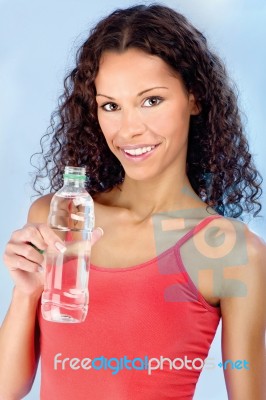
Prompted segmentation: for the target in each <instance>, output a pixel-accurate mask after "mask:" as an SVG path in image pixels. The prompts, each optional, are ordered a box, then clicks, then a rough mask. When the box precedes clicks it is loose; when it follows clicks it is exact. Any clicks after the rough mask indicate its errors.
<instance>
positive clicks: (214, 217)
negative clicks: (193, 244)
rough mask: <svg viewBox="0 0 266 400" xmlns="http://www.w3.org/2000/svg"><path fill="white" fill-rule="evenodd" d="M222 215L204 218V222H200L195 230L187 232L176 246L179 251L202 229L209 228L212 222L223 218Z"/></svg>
mask: <svg viewBox="0 0 266 400" xmlns="http://www.w3.org/2000/svg"><path fill="white" fill-rule="evenodd" d="M221 217H222V215H220V214H217V215H211V216H210V217H206V218H204V219H203V220H202V221H200V222H199V223H198V224H197V225H196V226H194V228H192V229H191V230H190V231H189V232H187V233H186V234H185V235H184V236H182V237H181V239H179V240H178V241H177V243H176V245H175V247H177V248H178V249H179V248H180V247H181V246H182V245H183V244H184V243H185V242H186V241H187V240H189V239H190V238H191V237H192V236H194V235H195V234H197V233H198V232H199V231H201V229H203V228H204V227H205V226H207V225H208V224H209V223H210V222H211V221H213V220H215V219H218V218H221Z"/></svg>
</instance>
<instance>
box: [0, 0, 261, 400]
mask: <svg viewBox="0 0 266 400" xmlns="http://www.w3.org/2000/svg"><path fill="white" fill-rule="evenodd" d="M57 115H58V117H59V122H58V124H55V123H53V124H52V127H53V129H52V132H51V134H52V141H51V148H50V149H49V150H48V151H47V152H46V154H45V153H44V166H43V169H42V170H41V171H39V173H38V174H37V176H36V180H35V186H36V187H37V185H38V182H39V180H40V179H41V177H42V176H43V174H45V173H46V172H48V174H49V176H50V182H51V194H49V195H45V196H41V197H40V198H39V199H37V200H36V201H35V202H34V203H33V204H32V206H31V208H30V210H29V215H28V223H27V225H25V226H24V227H23V228H22V229H20V230H18V231H16V232H14V233H13V235H12V237H11V239H10V241H9V243H8V244H7V247H6V251H5V255H4V260H5V264H6V265H7V267H8V268H9V270H10V273H11V276H12V278H13V279H14V282H15V287H14V292H13V298H12V302H11V305H10V309H9V311H8V314H7V316H6V318H5V321H4V323H3V325H2V327H1V331H0V352H1V362H0V397H2V398H4V399H10V398H12V399H19V398H21V397H22V396H24V395H25V394H26V393H28V392H29V390H30V387H31V384H32V382H33V379H34V374H35V371H36V366H37V363H38V358H39V355H41V362H42V370H41V372H42V382H41V398H42V399H43V400H45V399H52V398H55V399H70V398H73V397H75V398H76V399H87V398H93V399H94V400H97V399H121V400H124V399H134V400H135V399H171V398H175V399H192V397H193V393H194V391H195V386H196V382H197V380H198V377H199V374H200V371H201V369H202V367H203V364H204V360H205V359H206V357H207V355H208V350H209V347H210V345H211V342H212V339H213V337H214V334H215V331H216V329H217V326H218V323H219V320H220V318H221V317H222V321H223V324H222V326H223V331H222V351H223V358H224V362H225V366H224V370H225V371H224V372H225V379H226V386H227V390H228V398H229V399H232V400H234V399H241V400H245V399H256V400H260V399H261V400H262V399H264V398H265V387H264V386H263V376H264V374H265V369H264V362H265V350H264V334H265V307H266V299H265V293H264V283H265V278H266V271H265V266H264V263H263V260H264V259H265V256H266V247H265V244H264V243H263V242H262V240H261V239H260V238H258V237H257V236H256V235H255V234H254V233H253V232H251V231H250V230H249V229H248V227H247V226H246V225H245V224H244V223H243V222H241V221H239V220H237V218H240V217H241V215H242V214H243V212H250V213H251V212H253V213H254V215H257V214H258V212H259V211H260V208H261V207H260V203H259V202H258V198H259V196H260V193H261V189H260V183H261V182H260V180H261V179H260V175H259V173H258V172H257V170H256V168H255V166H254V165H253V162H252V159H251V155H250V153H249V150H248V144H247V142H246V139H245V137H244V134H243V132H242V125H241V120H240V117H239V111H238V107H237V103H236V97H235V95H234V92H233V90H232V88H231V87H230V85H229V82H228V78H227V75H226V72H225V69H224V66H223V65H222V63H221V61H220V60H219V58H218V57H217V56H216V55H214V54H213V53H212V52H211V51H210V50H209V49H208V47H207V43H206V39H205V38H204V36H203V35H202V34H201V33H200V32H199V31H197V30H196V29H195V28H194V27H193V26H192V25H191V24H190V23H189V22H188V21H187V20H186V19H185V18H184V17H183V16H182V15H180V14H178V13H176V12H175V11H174V10H172V9H170V8H167V7H164V6H160V5H151V6H141V5H140V6H136V7H131V8H127V9H124V10H117V11H115V12H114V13H112V14H111V15H110V16H107V17H106V18H105V19H103V20H102V21H100V22H99V23H98V24H97V26H96V27H95V28H94V29H93V30H92V32H91V34H90V36H89V38H88V39H87V41H86V42H85V43H84V45H83V46H82V47H81V49H80V51H79V53H78V56H77V65H76V68H75V69H74V70H73V71H72V72H71V74H70V75H69V76H68V77H67V78H66V80H65V92H64V95H63V96H62V98H61V103H60V107H59V109H58V113H57ZM51 161H52V164H53V165H52V167H50V164H51ZM65 165H75V166H86V168H87V175H88V177H89V179H88V183H87V186H88V190H89V191H90V193H91V194H92V195H93V198H94V201H95V217H96V226H99V227H101V228H102V229H103V231H104V235H103V236H102V235H101V230H100V229H96V230H95V231H94V239H93V240H94V243H95V244H94V247H93V252H92V258H91V272H90V286H89V290H90V310H89V313H88V317H87V319H86V321H85V322H84V323H83V324H73V325H71V324H53V323H49V322H47V321H44V320H43V319H42V317H41V314H40V311H39V299H40V295H41V292H42V288H43V273H42V271H41V270H42V268H40V265H41V264H42V262H43V256H42V255H41V254H40V253H39V252H37V251H36V250H35V249H34V248H33V247H32V246H30V244H29V242H30V243H32V244H34V245H35V246H36V247H37V248H39V249H45V248H46V247H47V245H54V246H55V247H56V248H57V249H60V246H62V245H64V244H63V243H62V242H60V240H59V239H58V237H57V236H56V235H55V234H54V232H52V231H51V230H50V228H49V227H48V226H47V225H46V221H47V215H48V212H49V205H50V200H51V197H52V193H54V192H55V191H56V190H57V189H58V188H59V187H60V186H61V184H62V173H63V168H64V166H65ZM40 194H41V193H40ZM217 233H218V234H217ZM99 239H100V240H99ZM25 321H27V323H25ZM228 360H233V364H230V365H229V366H228V364H226V362H227V361H228ZM10 371H12V373H10Z"/></svg>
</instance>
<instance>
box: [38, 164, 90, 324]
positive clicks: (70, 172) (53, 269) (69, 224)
mask: <svg viewBox="0 0 266 400" xmlns="http://www.w3.org/2000/svg"><path fill="white" fill-rule="evenodd" d="M85 179H86V175H85V168H78V167H65V173H64V186H63V187H62V188H61V189H60V190H59V191H58V192H57V193H55V195H54V196H53V198H52V201H51V205H50V213H49V217H48V224H49V226H50V228H52V229H53V230H54V232H55V233H56V234H57V235H58V236H59V237H60V238H61V240H63V241H64V243H65V247H66V250H65V251H64V252H63V253H60V252H59V251H56V249H54V248H53V247H52V246H50V247H48V249H47V250H46V252H45V253H46V254H45V283H44V292H43V294H42V300H41V303H42V305H41V310H42V315H43V318H44V319H46V320H48V321H54V322H70V323H75V322H83V321H84V320H85V318H86V315H87V311H88V303H89V292H88V279H89V266H90V255H91V234H92V231H93V228H94V205H93V200H92V198H91V196H90V194H89V193H88V192H87V190H86V189H85Z"/></svg>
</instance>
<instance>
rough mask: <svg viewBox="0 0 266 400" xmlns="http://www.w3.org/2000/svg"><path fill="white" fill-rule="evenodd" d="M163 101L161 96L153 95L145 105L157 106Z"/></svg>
mask: <svg viewBox="0 0 266 400" xmlns="http://www.w3.org/2000/svg"><path fill="white" fill-rule="evenodd" d="M162 101H163V98H162V97H160V96H151V97H148V98H147V99H146V100H145V101H144V103H143V106H144V107H153V106H157V105H158V104H160V103H161V102H162Z"/></svg>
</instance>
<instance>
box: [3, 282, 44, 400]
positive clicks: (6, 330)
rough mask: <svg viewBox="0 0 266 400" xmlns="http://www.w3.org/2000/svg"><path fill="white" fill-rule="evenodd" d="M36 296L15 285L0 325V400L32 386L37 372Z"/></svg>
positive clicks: (21, 393)
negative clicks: (6, 311)
mask: <svg viewBox="0 0 266 400" xmlns="http://www.w3.org/2000/svg"><path fill="white" fill-rule="evenodd" d="M37 305H38V296H37V295H36V296H27V295H25V294H22V293H20V292H19V291H18V290H17V289H16V288H15V289H14V292H13V297H12V302H11V304H10V307H9V310H8V313H7V315H6V317H5V320H4V322H3V324H2V326H1V329H0V354H1V358H0V400H11V399H12V400H15V399H20V398H21V397H23V396H25V394H26V393H28V391H29V390H30V388H31V385H32V380H33V378H34V375H35V372H36V365H37V357H38V355H37V354H36V351H35V324H36V309H37Z"/></svg>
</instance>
